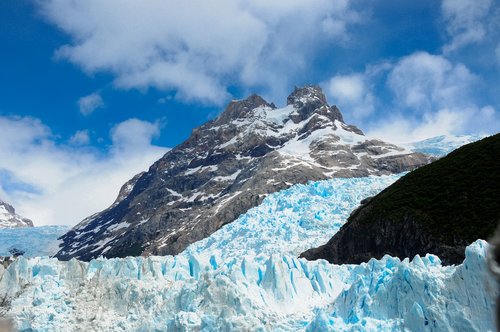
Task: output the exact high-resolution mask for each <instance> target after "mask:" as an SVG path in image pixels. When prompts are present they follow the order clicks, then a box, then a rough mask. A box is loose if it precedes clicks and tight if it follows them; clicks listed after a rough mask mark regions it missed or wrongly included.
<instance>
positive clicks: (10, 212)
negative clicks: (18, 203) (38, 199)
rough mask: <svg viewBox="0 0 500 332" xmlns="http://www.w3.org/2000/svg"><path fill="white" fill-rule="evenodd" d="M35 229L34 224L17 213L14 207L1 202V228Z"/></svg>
mask: <svg viewBox="0 0 500 332" xmlns="http://www.w3.org/2000/svg"><path fill="white" fill-rule="evenodd" d="M17 227H33V222H32V221H31V220H29V219H28V218H24V217H22V216H20V215H18V214H17V213H16V210H15V209H14V207H12V205H10V204H8V203H6V202H4V201H2V200H0V228H17Z"/></svg>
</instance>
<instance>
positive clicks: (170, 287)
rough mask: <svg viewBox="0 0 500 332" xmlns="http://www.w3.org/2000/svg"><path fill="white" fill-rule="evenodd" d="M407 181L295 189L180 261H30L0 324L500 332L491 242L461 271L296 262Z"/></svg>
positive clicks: (4, 281) (383, 263) (20, 263)
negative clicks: (371, 199)
mask: <svg viewBox="0 0 500 332" xmlns="http://www.w3.org/2000/svg"><path fill="white" fill-rule="evenodd" d="M400 176H402V174H400V175H392V176H381V177H369V178H354V179H333V180H325V181H318V182H310V183H308V184H305V185H295V186H292V187H291V188H289V189H287V190H284V191H282V192H279V193H275V194H272V195H269V196H267V197H266V198H265V199H264V201H263V202H262V204H261V205H259V206H257V207H255V208H253V209H251V210H249V211H248V212H247V213H246V214H244V215H242V216H240V217H239V218H238V219H237V220H235V221H234V222H233V223H231V224H228V225H226V226H224V227H222V228H221V229H220V230H219V231H217V232H215V233H214V234H212V236H210V237H209V238H207V239H204V240H202V241H200V242H197V243H194V244H193V245H191V246H190V247H188V248H187V249H186V250H185V251H184V252H182V253H181V254H179V255H177V256H165V257H159V256H151V257H147V258H146V257H128V258H114V259H106V258H98V259H95V260H92V261H90V262H88V263H87V262H81V261H78V260H76V259H72V260H70V261H68V262H63V261H58V260H57V259H54V258H49V257H36V258H25V257H20V258H18V259H17V260H15V261H14V262H13V263H12V264H11V265H10V266H9V267H8V268H7V269H4V268H3V266H1V265H0V299H1V300H0V318H1V317H2V316H4V317H8V318H10V319H12V320H13V322H14V323H15V325H16V326H17V328H18V329H19V330H21V331H76V330H78V331H80V330H84V331H85V330H89V331H401V330H405V331H455V330H456V331H493V330H494V317H493V312H494V310H493V308H494V301H495V298H496V297H497V296H498V294H499V292H498V289H497V283H496V281H495V280H494V278H493V277H492V276H490V274H489V272H488V268H487V266H486V254H487V250H488V244H487V243H486V242H485V241H483V240H478V241H476V242H475V243H473V244H471V245H470V246H469V247H468V248H467V250H466V259H465V261H464V263H463V264H461V265H458V266H442V265H441V261H440V260H439V258H438V257H436V256H434V255H430V254H428V255H426V256H424V257H420V256H415V257H414V258H412V259H411V260H410V259H408V258H407V259H403V260H400V259H399V258H393V257H389V256H385V257H383V258H382V259H380V260H375V259H372V260H371V261H369V262H368V263H363V264H360V265H332V264H329V263H328V262H326V261H324V260H319V261H307V260H305V259H299V258H297V254H298V253H300V252H302V251H303V250H304V249H307V248H309V247H312V246H316V245H319V244H322V243H324V242H326V240H328V239H329V238H330V237H331V236H332V235H333V233H335V232H336V231H337V230H338V229H339V227H340V226H341V225H342V224H343V222H344V221H345V220H346V218H347V216H348V215H349V213H350V212H351V211H352V210H353V209H354V208H355V207H356V206H357V205H358V204H359V201H360V200H361V199H364V198H366V197H367V196H371V195H374V194H376V193H378V192H379V191H381V190H382V189H384V188H385V187H387V186H388V185H390V184H391V183H393V182H394V181H396V180H397V179H398V178H399V177H400Z"/></svg>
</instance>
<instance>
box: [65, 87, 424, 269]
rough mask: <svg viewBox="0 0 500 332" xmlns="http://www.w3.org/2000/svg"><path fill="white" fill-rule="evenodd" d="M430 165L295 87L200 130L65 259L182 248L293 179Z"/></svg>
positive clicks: (89, 226)
mask: <svg viewBox="0 0 500 332" xmlns="http://www.w3.org/2000/svg"><path fill="white" fill-rule="evenodd" d="M429 161H430V160H429V157H427V156H426V155H423V154H420V153H411V152H410V151H409V150H405V149H403V148H400V147H397V146H395V145H392V144H388V143H385V142H382V141H379V140H374V139H369V138H367V137H365V136H364V135H363V133H362V132H361V130H359V129H358V128H356V127H355V126H349V125H347V124H345V123H344V122H343V118H342V114H341V113H340V111H339V109H338V108H337V107H336V106H330V105H328V103H327V102H326V98H325V96H324V94H323V92H322V91H321V89H320V88H319V87H316V86H307V87H304V88H300V89H295V91H294V92H293V93H292V94H291V95H290V96H289V97H288V99H287V106H286V107H284V108H276V107H275V106H274V104H271V103H268V102H266V101H265V100H264V99H262V98H261V97H259V96H257V95H252V96H250V97H248V98H247V99H245V100H239V101H232V102H231V103H230V104H229V105H228V106H227V108H226V110H225V111H224V112H223V113H222V114H220V115H219V117H217V118H216V119H214V120H211V121H209V122H207V123H205V124H204V125H202V126H201V127H199V128H196V129H194V130H193V132H192V134H191V137H190V138H189V139H188V140H187V141H185V142H184V143H182V144H180V145H179V146H177V147H175V148H174V149H172V150H170V151H169V152H168V153H166V154H165V156H164V157H162V158H161V159H160V160H158V161H157V162H156V163H154V164H153V165H152V166H151V167H150V169H149V170H148V171H147V172H145V173H143V174H139V175H137V176H136V177H135V178H134V179H133V180H131V181H130V182H129V183H128V184H126V186H124V188H122V190H121V191H120V192H121V193H122V194H120V198H119V199H117V201H116V202H115V203H114V204H113V205H112V206H111V207H110V208H108V209H107V210H105V211H102V212H100V213H97V214H95V215H93V216H90V217H88V218H86V219H85V220H83V221H82V222H81V223H79V224H78V225H76V226H75V227H74V228H73V229H72V230H71V231H70V232H68V233H67V234H65V235H64V236H63V237H62V239H63V243H62V245H61V250H60V251H59V253H58V254H57V257H58V258H60V259H70V258H72V257H78V258H80V259H83V260H89V259H92V258H94V257H97V256H100V255H103V256H107V257H116V256H118V257H122V256H127V255H149V254H157V255H165V254H177V253H179V252H180V251H182V250H184V249H185V248H186V247H187V246H188V245H189V244H191V243H193V242H195V241H198V240H201V239H203V238H205V237H207V236H209V235H210V234H212V233H213V232H215V231H216V230H218V229H219V228H220V227H222V226H223V225H225V224H227V223H230V222H232V221H233V220H235V219H236V218H237V217H238V216H239V215H240V214H242V213H245V212H246V211H247V210H248V209H250V208H252V207H254V206H256V205H258V204H259V203H260V202H261V201H262V199H263V198H264V197H265V196H266V195H267V194H269V193H273V192H276V191H279V190H282V189H285V188H288V187H289V186H291V185H292V184H296V183H305V182H307V181H310V180H321V179H326V178H332V177H358V176H368V175H382V174H390V173H395V172H401V171H408V170H412V169H414V168H417V167H419V166H422V165H424V164H427V163H428V162H429ZM125 187H126V188H125Z"/></svg>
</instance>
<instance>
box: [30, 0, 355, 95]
mask: <svg viewBox="0 0 500 332" xmlns="http://www.w3.org/2000/svg"><path fill="white" fill-rule="evenodd" d="M37 3H38V4H39V6H40V9H41V11H42V13H43V15H44V16H45V17H46V18H47V19H48V20H49V21H50V22H52V23H54V24H55V25H57V26H58V27H59V28H60V29H61V30H62V31H64V32H66V33H67V34H68V35H69V36H70V37H71V39H72V43H71V44H68V45H64V46H62V47H61V48H60V49H59V50H58V51H57V56H58V57H60V58H63V59H67V60H69V61H71V62H72V63H74V64H76V65H78V66H80V67H81V68H82V69H83V70H84V71H86V72H88V73H95V72H101V71H104V72H108V73H112V74H113V75H114V77H115V80H114V83H115V86H117V87H121V88H125V89H128V88H140V89H147V88H149V87H154V88H158V89H161V90H173V91H176V92H177V94H176V97H177V98H181V99H184V100H192V99H195V100H198V101H204V102H208V103H222V102H224V101H225V99H227V98H228V95H229V94H228V92H227V88H228V86H234V85H237V84H241V85H242V86H243V87H244V88H255V87H264V88H267V89H268V91H273V90H274V91H279V90H281V89H283V88H284V86H285V85H286V83H287V80H288V79H291V78H292V77H293V75H297V74H299V73H301V72H303V71H304V70H305V69H307V68H308V66H311V65H312V64H311V63H310V62H311V58H310V56H311V55H313V54H314V52H313V51H314V50H315V49H317V48H318V47H322V46H323V45H324V43H325V42H326V41H337V42H338V43H343V42H346V41H347V40H349V35H348V30H349V27H350V26H351V25H352V24H357V23H359V22H362V17H361V15H360V14H359V13H357V12H355V11H353V10H352V9H351V8H350V2H349V1H347V0H340V1H329V0H318V1H314V2H309V1H301V0H291V1H277V0H276V1H264V0H257V1H244V0H217V1H216V0H208V1H207V0H193V1H188V2H185V1H175V0H147V1H141V2H138V1H132V0H109V1H101V0H86V1H66V0H40V1H38V2H37Z"/></svg>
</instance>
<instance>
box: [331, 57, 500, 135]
mask: <svg viewBox="0 0 500 332" xmlns="http://www.w3.org/2000/svg"><path fill="white" fill-rule="evenodd" d="M481 84H482V82H481V78H480V77H479V76H477V75H475V74H473V73H472V72H471V71H470V70H469V69H468V68H467V67H466V66H465V65H464V64H462V63H453V62H452V61H450V60H449V59H448V58H446V57H445V56H443V55H435V54H430V53H427V52H415V53H413V54H410V55H408V56H406V57H402V58H400V59H399V60H397V61H395V62H393V63H382V64H379V65H375V66H371V67H368V69H367V70H366V71H365V72H362V73H353V74H351V75H344V76H342V75H336V76H334V77H332V78H331V79H330V80H328V81H326V82H324V83H323V86H324V87H325V88H326V92H327V94H328V96H329V98H330V99H332V100H333V101H335V102H338V103H339V104H340V105H346V108H345V110H347V112H346V113H347V114H348V115H349V118H354V119H359V120H360V121H361V122H362V124H363V127H364V128H366V129H367V130H366V132H367V133H368V134H369V135H372V136H375V137H378V138H382V139H386V140H388V141H391V142H410V141H416V140H421V139H425V138H429V137H432V136H437V135H443V134H462V133H477V134H483V133H492V132H495V131H498V129H500V115H499V113H498V110H496V109H495V108H494V107H493V106H492V105H489V104H484V102H482V101H481V98H479V97H478V91H477V90H478V87H479V86H481ZM375 91H377V93H378V94H380V95H383V96H385V98H386V99H389V100H392V102H391V103H387V102H385V103H384V101H383V100H381V98H377V97H376V93H375ZM377 105H384V106H383V107H384V109H383V110H378V111H377V114H376V117H373V116H372V117H370V116H371V115H372V113H373V112H374V109H376V107H377Z"/></svg>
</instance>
